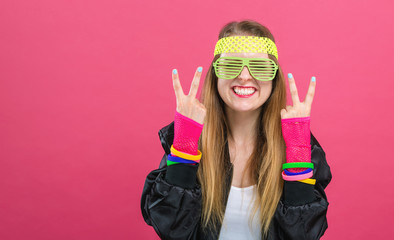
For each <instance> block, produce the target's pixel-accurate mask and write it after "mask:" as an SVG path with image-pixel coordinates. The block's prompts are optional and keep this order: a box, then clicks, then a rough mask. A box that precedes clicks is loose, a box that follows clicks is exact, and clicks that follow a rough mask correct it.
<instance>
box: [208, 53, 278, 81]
mask: <svg viewBox="0 0 394 240" xmlns="http://www.w3.org/2000/svg"><path fill="white" fill-rule="evenodd" d="M213 66H214V68H215V74H216V76H217V77H218V78H221V79H234V78H236V77H237V76H238V75H239V74H240V73H241V71H242V69H243V68H244V66H246V67H247V68H248V69H249V72H250V75H252V77H253V78H255V79H256V80H260V81H271V80H273V79H274V78H275V75H276V72H277V70H278V65H276V63H275V62H274V61H273V60H272V59H269V58H241V57H220V58H218V59H217V60H216V61H215V62H214V63H213Z"/></svg>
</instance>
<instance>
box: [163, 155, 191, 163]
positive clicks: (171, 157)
mask: <svg viewBox="0 0 394 240" xmlns="http://www.w3.org/2000/svg"><path fill="white" fill-rule="evenodd" d="M168 161H170V162H176V163H196V161H192V160H187V159H184V158H180V157H177V156H172V155H171V154H170V155H168V157H167V162H168ZM172 164H174V163H172ZM167 165H168V164H167Z"/></svg>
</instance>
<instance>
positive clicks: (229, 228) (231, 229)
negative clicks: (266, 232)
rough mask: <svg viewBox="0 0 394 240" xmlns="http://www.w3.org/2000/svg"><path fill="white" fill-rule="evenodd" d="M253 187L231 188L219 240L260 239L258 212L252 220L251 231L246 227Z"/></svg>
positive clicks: (251, 203) (251, 204)
mask: <svg viewBox="0 0 394 240" xmlns="http://www.w3.org/2000/svg"><path fill="white" fill-rule="evenodd" d="M254 189H255V185H253V186H249V187H246V188H238V187H234V186H231V190H230V193H229V196H228V200H227V206H226V211H225V213H224V219H223V224H222V228H221V229H220V235H219V240H227V239H231V240H233V239H253V240H257V239H258V240H260V239H261V226H260V224H259V221H258V219H259V212H257V213H256V215H255V216H254V218H253V222H252V226H251V229H250V227H249V225H248V222H249V216H250V215H251V211H252V207H253V200H254Z"/></svg>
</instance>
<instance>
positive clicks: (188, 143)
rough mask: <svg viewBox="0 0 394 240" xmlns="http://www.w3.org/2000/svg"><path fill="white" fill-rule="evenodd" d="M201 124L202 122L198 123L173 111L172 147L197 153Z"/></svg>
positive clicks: (193, 153)
mask: <svg viewBox="0 0 394 240" xmlns="http://www.w3.org/2000/svg"><path fill="white" fill-rule="evenodd" d="M203 126H204V124H200V123H198V122H196V121H194V120H193V119H191V118H188V117H186V116H183V115H182V114H180V113H179V112H178V111H175V121H174V143H173V145H174V148H175V149H176V150H178V151H180V152H184V153H188V154H192V155H198V152H197V149H198V139H199V138H200V135H201V132H202V128H203Z"/></svg>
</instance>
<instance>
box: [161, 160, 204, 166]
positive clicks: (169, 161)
mask: <svg viewBox="0 0 394 240" xmlns="http://www.w3.org/2000/svg"><path fill="white" fill-rule="evenodd" d="M174 164H180V162H173V161H171V160H167V166H171V165H174ZM188 164H190V165H196V164H198V163H196V162H194V161H193V163H188Z"/></svg>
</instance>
